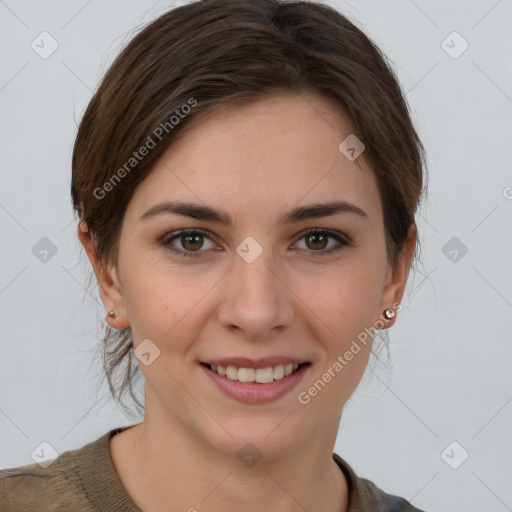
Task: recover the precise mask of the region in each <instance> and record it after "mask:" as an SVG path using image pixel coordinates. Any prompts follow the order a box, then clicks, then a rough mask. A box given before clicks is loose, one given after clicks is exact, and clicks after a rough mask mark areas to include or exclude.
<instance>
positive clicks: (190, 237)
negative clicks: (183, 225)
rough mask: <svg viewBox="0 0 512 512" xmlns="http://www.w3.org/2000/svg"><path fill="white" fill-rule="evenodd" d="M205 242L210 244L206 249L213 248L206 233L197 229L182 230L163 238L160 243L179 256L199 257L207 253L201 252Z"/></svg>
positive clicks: (213, 245)
mask: <svg viewBox="0 0 512 512" xmlns="http://www.w3.org/2000/svg"><path fill="white" fill-rule="evenodd" d="M205 240H206V241H209V242H210V244H211V246H210V247H206V249H212V248H213V247H215V244H214V243H213V242H212V241H211V239H210V234H209V233H208V232H206V231H205V232H203V231H202V230H198V229H182V230H180V231H175V232H173V233H169V234H168V235H166V236H164V237H163V238H162V239H161V241H160V243H161V244H162V245H163V246H164V247H165V248H166V249H168V250H169V251H171V252H173V253H175V254H178V255H180V256H201V254H202V253H204V252H207V251H206V250H201V249H204V246H205Z"/></svg>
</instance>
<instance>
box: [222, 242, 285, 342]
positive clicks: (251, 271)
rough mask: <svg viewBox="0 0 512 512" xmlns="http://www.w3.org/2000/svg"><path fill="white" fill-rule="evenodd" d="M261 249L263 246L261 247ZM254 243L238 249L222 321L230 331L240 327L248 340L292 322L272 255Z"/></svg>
mask: <svg viewBox="0 0 512 512" xmlns="http://www.w3.org/2000/svg"><path fill="white" fill-rule="evenodd" d="M258 246H259V244H258ZM258 246H256V244H255V241H254V239H253V240H246V241H244V242H242V243H241V244H240V245H239V246H238V247H237V254H236V255H234V262H233V268H232V271H231V272H229V274H228V276H227V280H226V282H225V283H224V289H223V294H222V299H223V300H222V304H221V309H220V314H219V320H220V321H221V323H223V325H224V326H225V327H226V328H231V329H232V328H233V327H235V326H236V327H238V328H240V329H241V330H243V331H245V334H246V336H247V337H251V338H263V337H267V336H269V332H270V331H271V330H272V329H273V328H275V327H277V326H284V325H286V324H288V323H289V322H290V321H291V319H292V316H293V315H292V305H291V303H290V300H289V296H288V292H287V288H286V286H284V284H283V283H282V282H281V281H282V280H283V279H282V278H281V279H279V278H277V277H276V274H278V272H279V271H278V270H276V268H275V267H276V264H275V262H274V261H273V256H272V251H271V250H270V249H266V250H263V248H262V247H261V246H259V248H258Z"/></svg>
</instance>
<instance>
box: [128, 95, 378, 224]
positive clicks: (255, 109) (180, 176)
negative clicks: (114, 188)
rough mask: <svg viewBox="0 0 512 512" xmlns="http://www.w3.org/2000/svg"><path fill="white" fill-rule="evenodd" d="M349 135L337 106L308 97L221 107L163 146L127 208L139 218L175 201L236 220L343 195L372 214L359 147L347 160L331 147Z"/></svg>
mask: <svg viewBox="0 0 512 512" xmlns="http://www.w3.org/2000/svg"><path fill="white" fill-rule="evenodd" d="M351 133H352V131H351V125H350V123H349V120H348V118H347V116H346V115H345V113H344V112H343V110H342V109H341V108H340V107H338V106H337V105H336V104H335V103H333V102H332V101H331V100H328V99H325V98H323V97H321V96H317V95H314V94H300V95H283V96H276V97H272V98H268V99H265V100H259V101H257V102H253V103H250V104H245V105H238V106H235V107H228V108H226V109H225V110H222V111H218V112H215V113H213V114H210V115H208V116H207V117H206V118H204V119H202V120H201V121H200V122H199V123H198V124H196V125H194V126H193V127H192V128H189V129H188V130H187V131H185V132H184V133H183V134H182V135H181V136H180V138H178V139H177V140H176V141H175V142H174V143H173V144H172V145H171V146H170V147H169V148H168V149H167V151H166V152H165V153H164V154H163V155H162V156H161V157H160V159H159V160H158V162H157V163H156V165H155V166H154V168H153V170H152V171H151V173H150V174H149V176H148V177H147V178H146V179H145V180H144V181H143V182H142V183H141V184H140V185H139V186H138V187H137V189H136V191H135V193H134V195H133V197H132V201H131V203H130V205H129V210H131V211H132V212H133V213H134V214H139V215H140V214H142V213H143V211H145V210H146V209H147V208H150V207H151V206H152V205H154V203H156V202H159V201H166V200H173V199H180V200H183V201H194V202H202V203H205V204H207V205H209V206H213V207H217V208H221V209H223V210H229V211H231V212H232V213H233V214H236V215H237V216H238V217H239V218H243V216H244V215H250V214H251V212H253V214H254V215H259V216H261V215H263V214H264V215H266V216H270V217H275V216H278V215H280V214H282V212H283V211H284V210H287V209H289V208H290V207H292V206H294V205H301V204H309V203H313V202H319V201H322V202H327V201H335V200H344V201H349V202H352V203H354V204H356V205H357V206H359V207H360V208H361V209H363V210H364V211H366V212H367V213H368V215H369V216H370V217H371V216H378V215H379V213H380V197H379V192H378V187H377V184H376V181H375V178H374V176H373V172H372V170H371V168H370V165H369V164H368V162H367V161H366V159H365V156H364V152H363V153H362V154H361V155H360V156H359V157H358V158H357V160H356V161H350V160H349V159H348V158H347V157H346V156H345V154H344V153H342V152H341V151H340V150H339V148H338V147H339V145H340V143H341V142H342V141H344V140H345V139H346V138H347V137H348V136H349V135H350V134H351ZM127 213H128V212H127Z"/></svg>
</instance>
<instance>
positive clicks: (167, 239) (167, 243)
mask: <svg viewBox="0 0 512 512" xmlns="http://www.w3.org/2000/svg"><path fill="white" fill-rule="evenodd" d="M197 234H199V235H204V236H206V237H207V238H210V239H211V238H212V237H213V233H211V232H210V231H208V230H203V229H197V228H190V229H182V230H180V231H177V232H176V231H175V232H173V233H168V234H167V235H165V236H164V237H163V238H162V239H161V240H160V244H161V245H163V246H164V247H165V248H166V249H167V250H168V251H170V252H172V253H174V254H177V255H179V256H182V257H192V258H197V257H199V256H200V254H201V253H203V252H206V251H202V250H198V251H182V250H179V249H176V248H175V247H173V246H172V245H171V242H172V241H173V240H176V239H177V238H178V239H179V238H181V237H182V236H185V235H197ZM170 235H172V236H170ZM310 235H324V236H328V237H330V238H334V239H335V240H336V241H337V242H338V243H339V244H340V245H338V247H336V248H334V249H326V250H321V251H313V250H311V254H312V255H313V256H315V257H316V256H323V255H325V254H334V253H337V252H339V251H341V250H343V249H344V248H345V247H348V246H350V245H351V243H350V242H349V240H348V239H347V238H346V237H342V236H340V235H339V234H337V233H336V232H334V231H330V230H327V229H320V228H310V229H307V230H306V231H304V232H303V233H302V234H301V236H300V237H299V238H298V239H297V241H299V240H301V239H302V238H305V237H307V236H310Z"/></svg>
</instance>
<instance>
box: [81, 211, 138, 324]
mask: <svg viewBox="0 0 512 512" xmlns="http://www.w3.org/2000/svg"><path fill="white" fill-rule="evenodd" d="M77 234H78V239H79V240H80V243H81V244H82V246H83V247H84V249H85V252H86V253H87V256H88V258H89V261H90V262H91V264H92V266H93V269H94V273H95V274H96V279H97V281H98V288H99V292H100V296H101V300H102V301H103V304H104V305H105V308H106V310H107V312H108V311H114V313H115V315H116V316H115V317H109V316H108V314H105V320H106V321H107V323H108V324H109V325H110V326H111V327H113V328H114V329H126V328H127V327H129V326H130V323H129V321H128V315H127V314H126V308H125V303H124V297H123V290H122V287H121V283H120V281H119V278H118V275H117V271H116V268H115V266H114V265H110V264H106V263H105V262H104V261H101V260H100V259H99V258H98V256H97V254H96V247H95V241H94V238H93V237H92V236H91V233H90V232H89V230H88V227H87V224H86V223H85V222H84V221H83V220H82V221H80V222H79V223H78V227H77Z"/></svg>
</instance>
